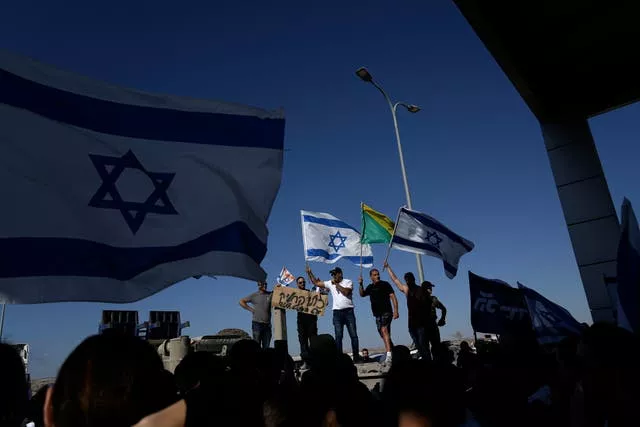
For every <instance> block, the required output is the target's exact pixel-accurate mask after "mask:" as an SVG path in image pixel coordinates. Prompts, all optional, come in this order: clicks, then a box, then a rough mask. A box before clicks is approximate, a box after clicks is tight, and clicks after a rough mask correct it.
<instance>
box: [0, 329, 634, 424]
mask: <svg viewBox="0 0 640 427" xmlns="http://www.w3.org/2000/svg"><path fill="white" fill-rule="evenodd" d="M500 338H501V339H500V341H499V342H498V343H495V344H494V343H492V344H486V345H485V346H479V347H478V351H477V352H474V351H473V349H472V347H471V346H470V345H469V344H468V343H463V344H462V345H461V347H460V350H459V351H458V353H457V354H454V352H453V351H452V350H451V349H450V348H448V347H447V346H446V345H444V344H441V345H439V346H437V347H436V348H435V349H434V351H433V358H432V360H423V359H413V358H412V357H411V355H410V352H409V349H408V348H407V347H404V346H398V345H396V346H394V347H393V348H392V352H393V357H392V360H393V361H392V363H391V368H390V370H389V372H388V375H387V376H386V378H385V379H384V381H383V382H382V381H381V383H380V384H377V385H376V386H375V387H374V388H373V390H369V389H368V388H367V387H366V386H365V385H364V384H363V383H361V382H360V381H359V379H358V375H357V370H356V367H355V365H354V362H353V360H352V359H351V358H350V357H349V356H347V355H346V354H341V353H339V352H338V351H337V346H336V343H335V341H334V339H333V337H332V336H331V335H318V336H315V337H313V338H312V339H311V344H310V348H309V358H308V363H309V370H307V371H305V372H304V373H302V375H301V377H298V375H297V372H296V369H295V366H294V363H293V360H292V358H291V357H290V356H289V355H288V354H286V352H284V351H281V350H280V349H273V348H268V349H262V348H261V346H260V344H259V343H258V342H257V341H255V340H250V339H246V340H242V341H239V342H238V343H236V344H235V345H234V346H233V347H232V348H231V350H230V352H229V353H228V354H227V355H226V356H225V357H217V356H215V355H213V354H211V353H205V352H194V353H190V354H188V355H187V356H186V357H185V358H184V359H183V360H182V362H181V363H180V364H179V365H178V367H177V368H176V369H175V373H173V374H172V373H170V372H168V371H166V370H165V369H164V367H163V364H162V360H161V358H160V356H159V355H158V354H157V352H156V350H155V349H154V348H153V347H152V346H151V345H149V344H148V343H147V342H145V341H142V340H141V339H139V338H137V337H133V336H126V335H124V334H121V333H117V332H108V331H107V332H105V333H103V334H101V335H96V336H92V337H89V338H87V339H86V340H85V341H84V342H82V343H81V344H80V345H79V346H78V347H77V348H76V349H75V350H73V352H72V353H71V354H70V355H69V357H68V358H67V359H66V361H65V362H64V364H63V365H62V367H61V368H60V371H59V372H58V376H57V378H56V380H55V383H54V384H53V385H51V386H45V387H43V388H42V389H41V390H39V391H38V392H37V393H35V395H34V396H33V397H32V398H31V400H30V401H29V400H28V398H27V389H28V384H27V381H26V377H25V375H24V367H23V364H22V360H21V359H20V357H19V356H17V354H16V352H15V350H14V349H13V348H12V347H11V346H8V345H5V344H2V345H0V370H1V375H2V377H1V378H2V381H1V382H0V425H1V426H2V427H20V426H24V425H25V422H31V423H33V425H34V426H35V427H103V426H104V427H129V426H137V427H182V426H189V427H192V426H193V427H195V426H198V427H202V426H209V425H211V426H224V425H242V426H311V427H314V426H317V427H321V426H398V427H418V426H424V427H431V426H433V427H454V426H487V427H500V426H514V425H517V426H540V425H543V426H567V427H591V426H594V427H596V426H597V427H604V426H608V427H617V426H630V425H637V416H636V414H635V405H636V404H637V402H638V401H639V400H638V398H639V397H640V396H639V393H638V384H639V383H638V380H639V379H640V378H639V376H638V368H637V361H636V360H635V358H636V357H637V354H638V353H637V351H638V337H637V336H635V335H633V334H631V333H630V332H628V331H625V330H623V329H620V328H617V327H615V326H612V325H609V324H594V325H592V326H590V327H588V328H587V329H586V330H585V331H584V332H583V334H582V336H579V337H569V338H566V339H565V340H563V341H562V342H561V343H559V344H558V345H555V346H552V347H541V346H539V345H538V344H537V342H536V340H535V337H532V336H521V335H518V336H508V335H503V336H501V337H500Z"/></svg>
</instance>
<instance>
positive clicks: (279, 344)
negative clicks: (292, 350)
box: [273, 308, 288, 351]
mask: <svg viewBox="0 0 640 427" xmlns="http://www.w3.org/2000/svg"><path fill="white" fill-rule="evenodd" d="M273 329H274V330H273V338H274V342H273V346H274V348H283V349H284V350H285V351H288V349H287V347H288V346H287V312H286V310H284V309H282V308H276V309H274V310H273Z"/></svg>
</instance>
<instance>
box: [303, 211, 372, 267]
mask: <svg viewBox="0 0 640 427" xmlns="http://www.w3.org/2000/svg"><path fill="white" fill-rule="evenodd" d="M300 215H301V216H302V241H303V243H304V259H305V260H306V261H319V262H324V263H327V264H333V263H335V262H336V261H338V260H339V259H342V258H344V259H348V260H349V261H351V262H352V263H354V264H356V265H358V266H359V265H360V259H361V257H362V266H363V267H367V268H368V267H373V252H372V251H371V246H370V245H367V244H362V243H360V233H359V232H358V230H356V229H355V228H353V227H352V226H350V225H349V224H347V223H346V222H344V221H342V220H340V219H338V218H336V217H335V216H333V215H330V214H328V213H322V212H309V211H300Z"/></svg>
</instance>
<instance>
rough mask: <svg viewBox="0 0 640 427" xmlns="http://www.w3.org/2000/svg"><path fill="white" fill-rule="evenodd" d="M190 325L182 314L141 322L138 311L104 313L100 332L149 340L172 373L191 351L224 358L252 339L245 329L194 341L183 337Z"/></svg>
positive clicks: (157, 314)
mask: <svg viewBox="0 0 640 427" xmlns="http://www.w3.org/2000/svg"><path fill="white" fill-rule="evenodd" d="M189 326H191V325H190V323H189V322H188V321H187V322H184V323H183V322H182V321H181V318H180V312H179V311H150V312H149V319H148V320H147V321H145V322H142V323H141V322H140V321H139V317H138V312H137V311H123V310H103V311H102V321H101V322H100V325H99V327H98V333H104V332H105V331H108V330H119V331H121V332H124V333H125V334H127V335H132V336H137V337H140V338H142V339H144V340H146V341H148V342H149V344H151V345H153V346H154V347H155V348H157V349H158V354H159V355H160V357H161V358H162V363H163V364H164V367H165V369H167V370H168V371H170V372H173V371H174V370H175V368H176V366H178V364H179V363H180V361H181V360H182V359H183V358H184V357H185V356H186V355H187V354H189V353H190V352H194V351H206V352H209V353H213V354H215V355H217V356H224V355H226V354H227V353H228V352H229V350H231V347H232V346H233V344H235V343H236V342H238V341H240V340H243V339H247V338H251V337H250V336H249V334H248V333H246V332H245V331H243V330H242V329H223V330H221V331H220V332H218V333H217V334H214V335H204V336H199V337H193V338H191V337H189V336H187V335H182V330H183V329H185V328H188V327H189Z"/></svg>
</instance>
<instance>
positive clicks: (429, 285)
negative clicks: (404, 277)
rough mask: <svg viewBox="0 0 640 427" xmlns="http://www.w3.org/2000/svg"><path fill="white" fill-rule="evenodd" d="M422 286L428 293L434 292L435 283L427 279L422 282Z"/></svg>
mask: <svg viewBox="0 0 640 427" xmlns="http://www.w3.org/2000/svg"><path fill="white" fill-rule="evenodd" d="M420 287H421V288H422V289H424V290H425V292H426V293H427V295H432V294H433V287H434V284H433V283H431V282H429V281H428V280H425V281H424V282H422V283H421V284H420Z"/></svg>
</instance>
